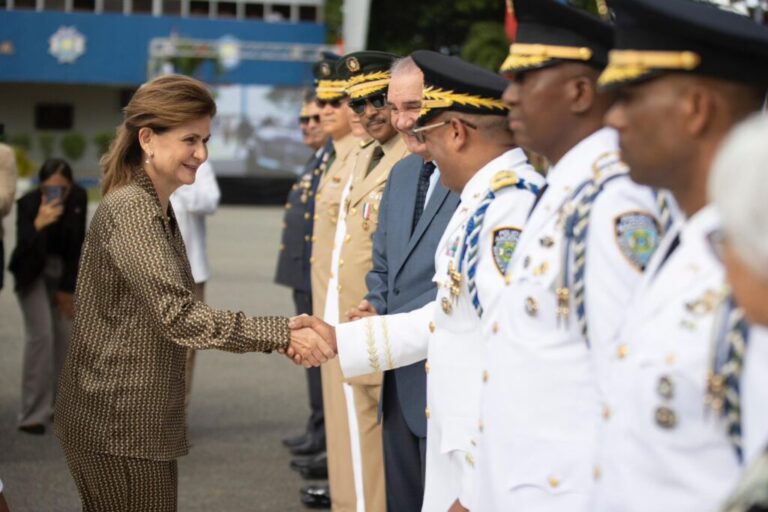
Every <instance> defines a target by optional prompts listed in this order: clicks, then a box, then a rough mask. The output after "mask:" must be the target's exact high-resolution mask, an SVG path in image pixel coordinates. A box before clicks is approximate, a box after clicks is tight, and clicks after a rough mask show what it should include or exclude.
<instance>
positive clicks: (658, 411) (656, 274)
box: [591, 207, 768, 512]
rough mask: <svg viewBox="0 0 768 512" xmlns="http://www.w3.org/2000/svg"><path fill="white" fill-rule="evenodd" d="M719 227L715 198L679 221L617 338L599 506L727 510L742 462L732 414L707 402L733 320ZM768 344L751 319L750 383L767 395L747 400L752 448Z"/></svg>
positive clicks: (762, 431)
mask: <svg viewBox="0 0 768 512" xmlns="http://www.w3.org/2000/svg"><path fill="white" fill-rule="evenodd" d="M717 228H718V220H717V215H716V212H715V211H714V210H713V209H712V208H711V207H706V208H704V209H703V210H701V211H699V212H698V213H696V214H695V215H694V216H693V217H691V218H690V220H689V221H687V222H686V223H685V224H684V225H683V226H682V227H681V228H678V229H676V231H679V245H678V246H677V247H676V248H674V249H673V250H672V251H671V252H670V248H671V247H666V246H670V245H671V243H672V242H673V241H674V237H672V238H673V239H667V240H665V244H664V245H665V246H662V248H660V250H659V252H658V254H657V255H656V257H654V259H653V262H652V264H651V267H650V268H649V270H648V273H647V275H646V277H645V279H644V281H643V284H642V285H641V287H640V289H639V292H638V295H637V299H636V301H635V302H634V303H633V305H632V307H631V308H630V309H631V311H632V312H633V314H632V315H631V316H629V317H628V319H627V322H626V324H625V325H624V326H623V327H622V329H621V334H620V335H619V336H618V338H617V340H616V343H615V344H614V346H613V347H612V350H611V354H610V357H609V358H608V361H607V370H608V375H609V384H610V385H609V386H606V390H607V392H606V395H605V400H606V403H605V404H604V405H603V411H604V412H603V421H602V425H601V428H600V442H599V460H598V464H599V465H598V467H597V468H596V476H598V477H599V478H598V479H597V489H596V493H595V503H594V506H593V507H592V508H591V510H595V511H605V512H608V511H610V512H621V511H627V512H629V511H638V512H639V511H643V512H645V511H651V510H674V511H677V512H686V511H690V512H706V511H714V510H718V508H719V504H720V503H721V502H722V501H723V500H724V499H725V498H726V497H727V495H728V493H729V491H730V490H731V488H732V487H733V485H734V484H735V482H736V480H737V479H738V476H739V474H740V472H741V470H742V469H743V462H742V460H743V459H741V458H740V457H738V456H737V451H736V449H735V446H734V444H732V443H731V441H730V440H729V437H728V435H727V428H726V424H725V421H724V419H723V416H722V415H721V414H718V413H717V412H715V411H714V410H713V409H712V408H711V407H709V406H707V395H708V384H709V383H711V382H712V380H711V379H708V372H709V371H710V368H711V367H712V361H713V357H714V354H715V352H716V351H719V349H722V347H723V345H722V344H720V345H719V348H717V347H718V345H717V343H716V341H718V340H719V341H720V342H722V341H723V340H724V336H723V333H724V332H726V330H727V322H725V321H724V320H725V319H724V315H723V313H722V312H723V307H722V306H723V301H724V299H725V298H727V295H728V290H727V287H726V284H725V276H724V270H723V267H722V264H721V262H720V261H719V259H718V258H717V256H716V254H715V252H714V250H713V249H712V246H711V244H710V243H709V242H708V241H707V237H708V236H711V233H713V232H714V231H715V230H716V229H717ZM665 256H668V257H667V258H666V261H664V262H663V264H662V261H663V260H664V259H665ZM659 265H660V267H659ZM726 312H727V311H726ZM766 346H768V339H766V338H765V331H764V330H762V329H760V330H758V329H752V332H751V333H750V334H749V344H748V347H756V349H757V350H756V351H755V356H757V357H749V356H750V355H751V353H752V352H751V351H750V350H749V348H748V350H747V353H746V354H747V357H745V368H744V372H743V373H742V379H741V382H742V386H741V387H742V389H743V390H744V388H745V386H748V387H749V388H751V389H750V391H752V392H755V391H757V390H758V389H759V391H758V392H759V393H760V394H761V395H762V403H759V404H758V403H756V400H755V398H754V397H750V399H749V400H744V401H742V425H743V428H742V432H743V453H744V454H745V455H746V456H747V457H750V456H752V455H755V454H757V453H759V452H760V447H762V446H764V444H763V443H764V442H765V440H766V433H768V430H766V425H765V422H766V419H765V414H764V413H763V412H760V411H755V413H754V414H750V412H752V411H750V410H749V407H750V406H752V407H753V408H754V406H758V407H759V408H761V409H762V410H763V411H764V410H765V408H766V401H765V399H766V397H767V396H768V391H766V390H768V387H766V382H765V380H766V374H765V364H766V362H764V361H762V360H761V359H762V357H760V355H758V354H760V352H761V350H762V354H763V355H764V353H765V348H764V347H766ZM721 353H722V352H721ZM752 363H754V364H752ZM759 380H762V381H763V382H762V383H761V384H760V383H759ZM745 391H746V390H745Z"/></svg>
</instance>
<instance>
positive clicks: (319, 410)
mask: <svg viewBox="0 0 768 512" xmlns="http://www.w3.org/2000/svg"><path fill="white" fill-rule="evenodd" d="M293 303H294V304H295V305H296V314H297V315H304V314H307V315H311V314H312V294H311V293H310V292H303V291H300V290H293ZM307 388H308V389H309V410H310V413H309V420H308V421H307V434H309V435H310V436H312V437H315V436H320V437H322V439H323V441H325V419H324V418H325V417H324V416H323V386H322V383H321V381H320V368H319V367H318V368H308V369H307Z"/></svg>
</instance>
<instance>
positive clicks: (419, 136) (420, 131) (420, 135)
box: [411, 117, 477, 144]
mask: <svg viewBox="0 0 768 512" xmlns="http://www.w3.org/2000/svg"><path fill="white" fill-rule="evenodd" d="M453 120H456V121H458V122H460V123H461V124H463V125H464V126H466V127H467V128H472V129H473V130H477V125H475V124H472V123H470V122H469V121H467V120H464V119H462V118H460V117H454V118H451V119H446V120H445V121H443V122H440V123H435V124H428V125H427V126H422V127H420V128H414V129H413V130H411V135H413V137H414V138H415V139H416V141H417V142H418V143H419V144H424V143H425V142H426V141H427V137H426V135H425V133H426V132H428V131H429V130H434V129H435V128H440V127H441V126H445V125H447V124H450V123H451V121H453Z"/></svg>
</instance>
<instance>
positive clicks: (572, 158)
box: [547, 128, 619, 188]
mask: <svg viewBox="0 0 768 512" xmlns="http://www.w3.org/2000/svg"><path fill="white" fill-rule="evenodd" d="M612 150H615V151H617V152H618V151H619V135H618V133H617V132H616V130H614V129H613V128H601V129H599V130H597V131H596V132H594V133H593V134H591V135H589V136H588V137H586V138H584V139H582V140H581V141H579V143H578V144H576V145H575V146H573V147H572V148H571V149H569V150H568V152H567V153H566V154H565V155H563V157H562V158H561V159H560V160H559V161H558V162H557V163H556V164H555V165H553V166H552V167H551V168H550V169H549V171H548V172H547V183H548V184H549V186H550V187H555V188H559V187H560V186H562V187H567V186H569V185H570V186H573V185H576V184H579V183H581V182H582V181H584V180H585V179H591V178H592V174H590V173H593V171H594V170H593V169H592V168H591V167H590V166H589V164H591V163H593V162H595V160H596V159H597V157H599V156H600V155H601V153H605V152H606V151H612ZM578 171H581V172H578Z"/></svg>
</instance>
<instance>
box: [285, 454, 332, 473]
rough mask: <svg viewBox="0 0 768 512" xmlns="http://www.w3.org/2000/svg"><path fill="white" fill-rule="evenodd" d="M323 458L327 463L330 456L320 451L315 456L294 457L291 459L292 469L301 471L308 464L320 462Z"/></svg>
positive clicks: (323, 461)
mask: <svg viewBox="0 0 768 512" xmlns="http://www.w3.org/2000/svg"><path fill="white" fill-rule="evenodd" d="M321 460H322V463H323V464H327V463H328V462H327V461H328V458H327V456H326V454H325V452H321V453H318V454H317V455H315V456H314V457H307V458H304V459H293V460H291V469H293V470H294V471H301V470H302V469H304V468H306V467H307V466H310V465H312V464H318V463H319V461H321Z"/></svg>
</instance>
